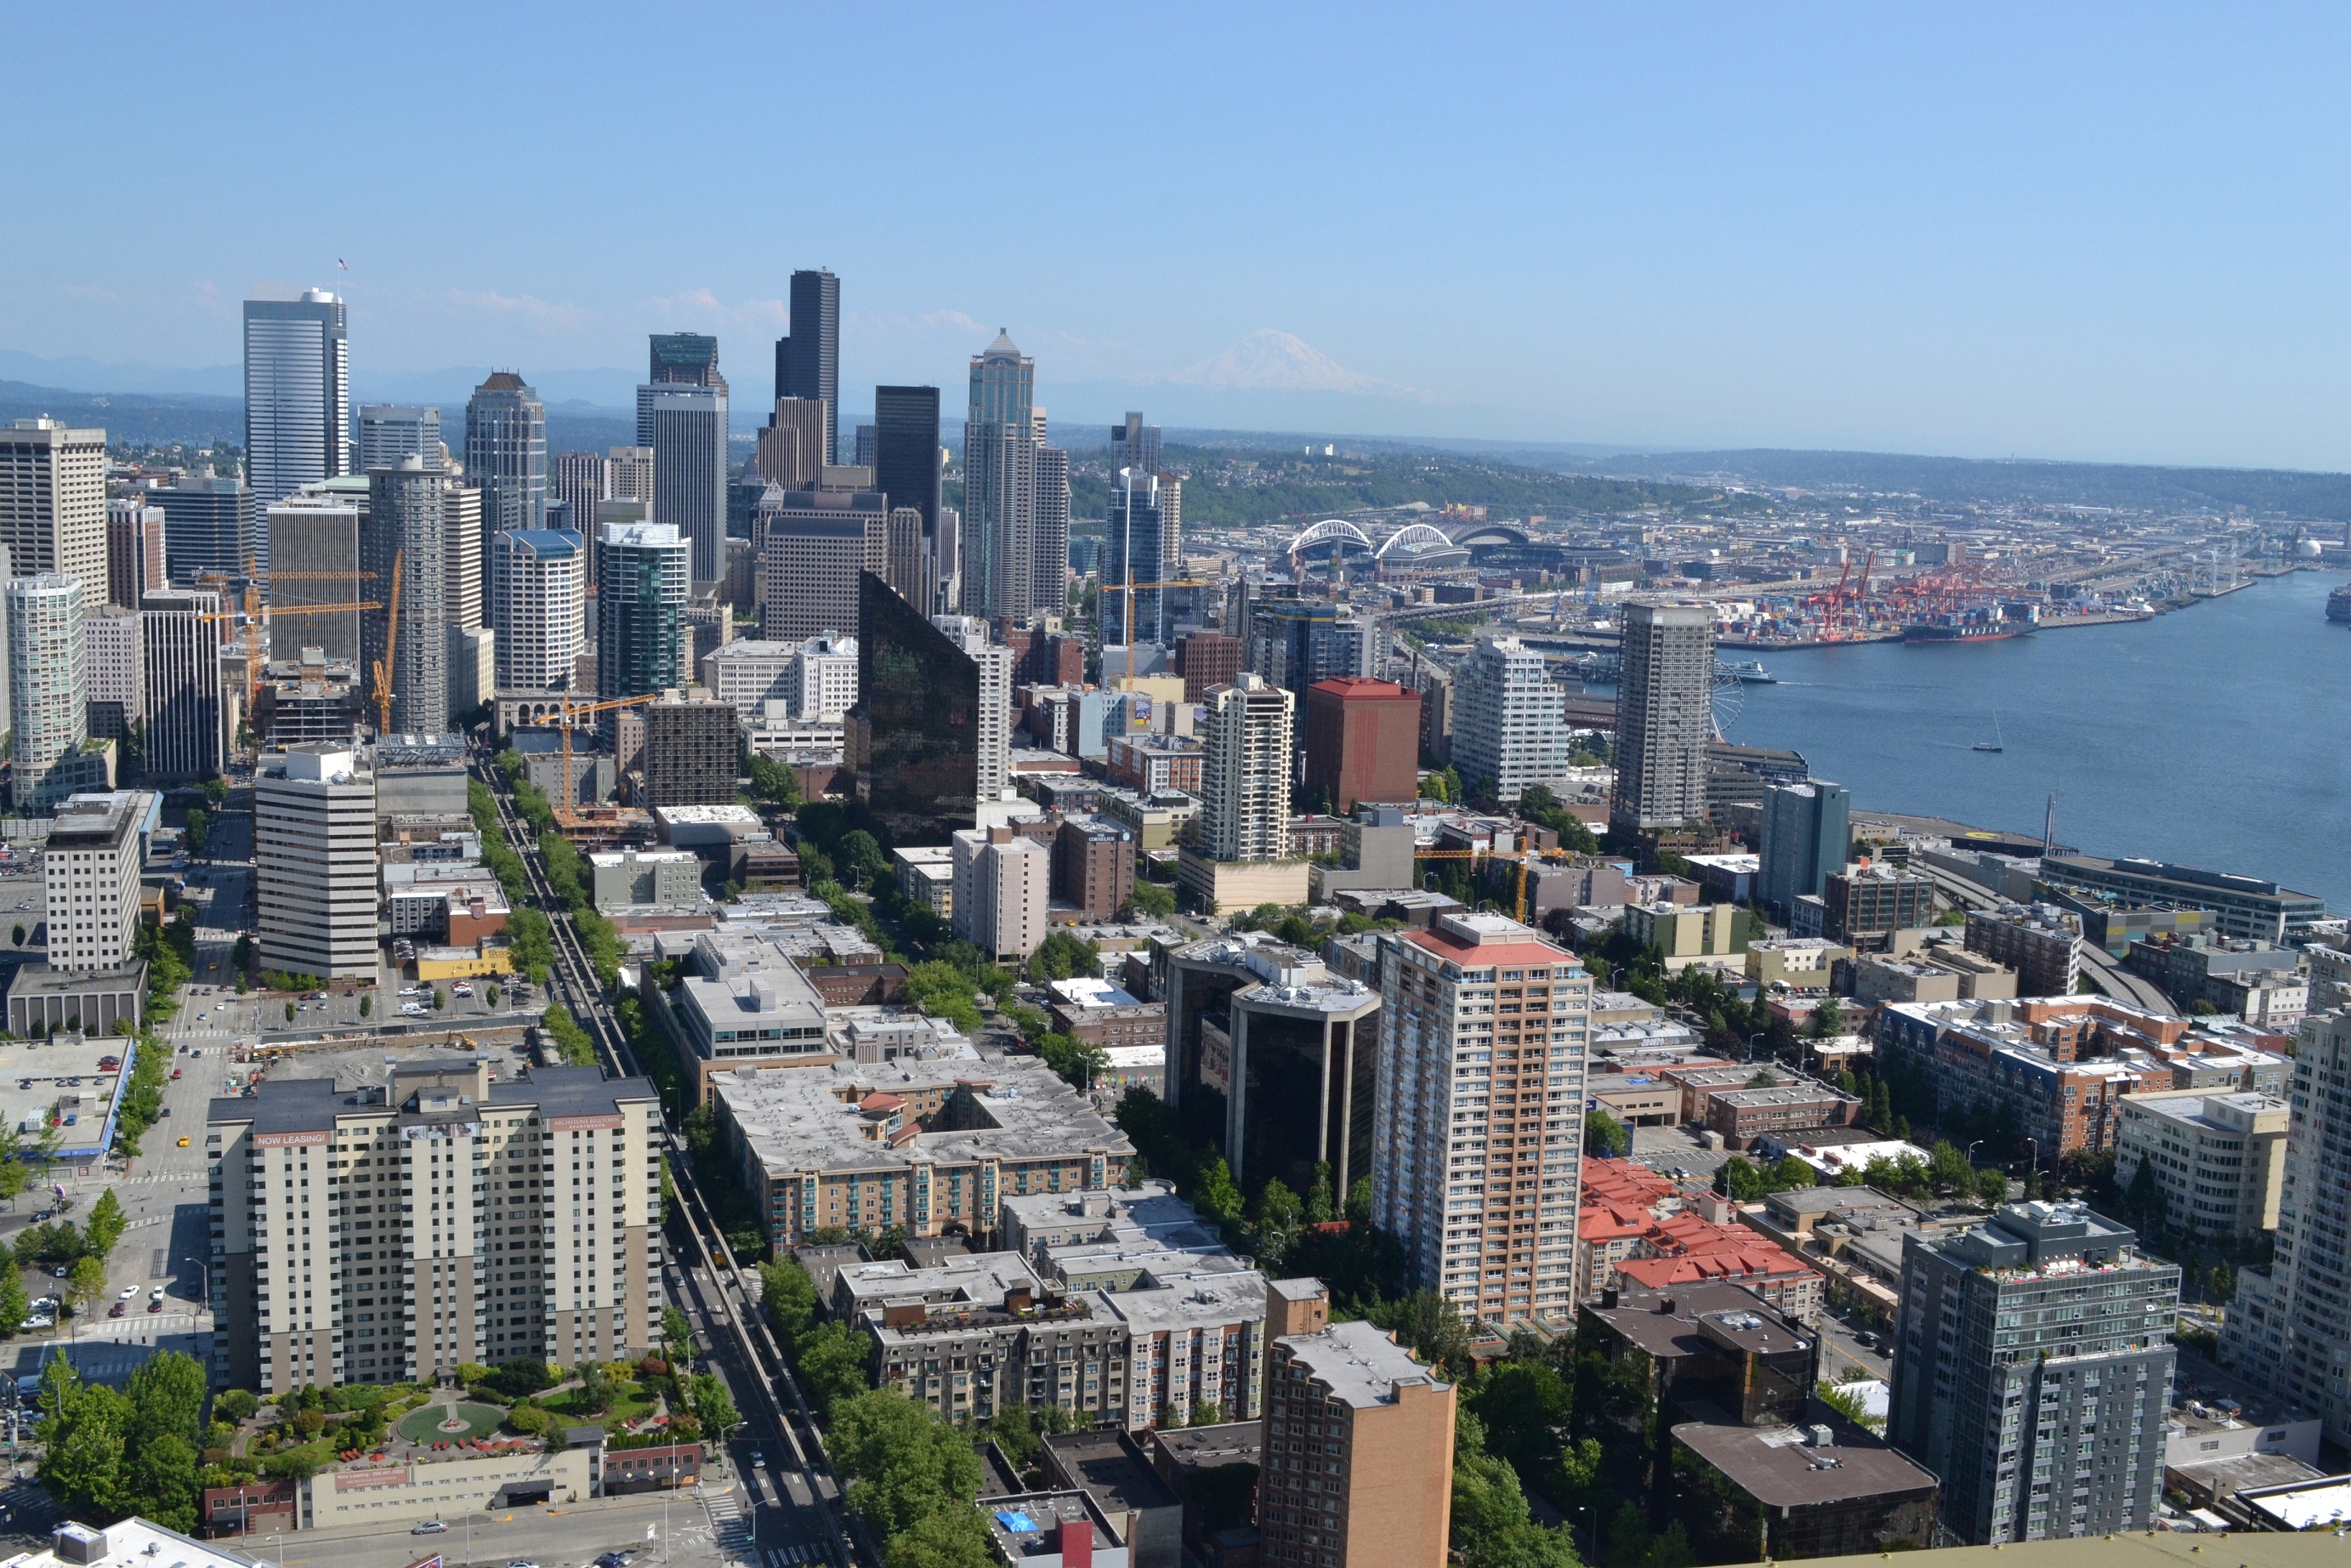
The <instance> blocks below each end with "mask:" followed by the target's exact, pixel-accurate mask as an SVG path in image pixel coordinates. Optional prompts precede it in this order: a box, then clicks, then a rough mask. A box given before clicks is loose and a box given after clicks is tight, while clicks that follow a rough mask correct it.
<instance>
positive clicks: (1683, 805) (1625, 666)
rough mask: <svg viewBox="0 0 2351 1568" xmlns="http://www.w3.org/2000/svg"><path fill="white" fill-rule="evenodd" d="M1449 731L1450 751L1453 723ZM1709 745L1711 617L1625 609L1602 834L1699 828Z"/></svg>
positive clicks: (1696, 607)
mask: <svg viewBox="0 0 2351 1568" xmlns="http://www.w3.org/2000/svg"><path fill="white" fill-rule="evenodd" d="M1455 728H1456V734H1457V739H1456V741H1455V746H1456V747H1457V749H1458V746H1459V741H1458V729H1459V721H1458V719H1457V720H1456V721H1455ZM1713 738H1714V612H1713V611H1712V610H1710V609H1709V608H1708V607H1707V606H1706V605H1703V604H1628V605H1626V606H1625V632H1624V640H1623V650H1622V652H1621V653H1619V654H1618V670H1617V677H1616V794H1615V798H1614V801H1613V802H1612V803H1611V805H1610V806H1609V808H1608V825H1609V827H1610V829H1611V830H1613V831H1615V832H1617V833H1619V834H1621V835H1623V836H1624V837H1625V838H1636V837H1638V836H1640V835H1641V834H1644V833H1653V832H1656V831H1658V830H1660V829H1668V828H1675V827H1678V826H1680V825H1681V824H1683V823H1685V822H1697V821H1702V820H1704V818H1705V817H1706V814H1707V795H1706V786H1707V779H1706V766H1707V762H1706V748H1707V743H1708V741H1710V740H1712V739H1713ZM1464 777H1467V773H1466V770H1465V773H1464Z"/></svg>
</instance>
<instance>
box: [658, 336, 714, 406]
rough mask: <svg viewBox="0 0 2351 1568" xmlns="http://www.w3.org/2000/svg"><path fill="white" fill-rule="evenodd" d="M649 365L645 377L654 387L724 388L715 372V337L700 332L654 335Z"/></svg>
mask: <svg viewBox="0 0 2351 1568" xmlns="http://www.w3.org/2000/svg"><path fill="white" fill-rule="evenodd" d="M652 361H653V362H652V366H651V369H650V370H649V371H648V372H647V374H646V376H645V380H647V381H649V382H653V384H654V385H655V386H687V387H716V389H717V390H718V391H720V392H725V391H726V377H725V376H722V375H720V374H719V373H718V340H717V339H716V338H711V337H705V336H704V335H703V334H702V333H700V332H655V333H653V354H652Z"/></svg>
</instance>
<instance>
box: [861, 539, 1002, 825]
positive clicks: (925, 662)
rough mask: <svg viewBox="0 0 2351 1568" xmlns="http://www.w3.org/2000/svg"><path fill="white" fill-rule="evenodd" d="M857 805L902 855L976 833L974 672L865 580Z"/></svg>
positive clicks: (972, 663) (881, 587) (946, 640)
mask: <svg viewBox="0 0 2351 1568" xmlns="http://www.w3.org/2000/svg"><path fill="white" fill-rule="evenodd" d="M857 600H858V633H857V706H855V707H853V708H852V709H850V711H849V736H848V750H849V766H850V768H851V769H852V771H853V772H854V773H855V774H856V776H857V798H858V800H860V801H861V802H862V803H863V805H864V806H865V808H866V810H868V811H870V812H872V815H873V818H874V820H875V821H877V822H878V823H879V824H881V825H882V826H883V828H885V829H887V830H888V831H889V834H890V838H891V840H892V841H893V842H895V843H896V844H898V845H900V846H902V847H911V846H914V845H918V844H944V843H946V841H947V840H948V838H949V836H950V835H952V834H953V833H954V832H955V831H956V830H958V829H961V828H969V827H973V826H976V825H977V816H978V804H979V664H978V663H977V661H976V660H974V659H973V658H971V656H970V655H968V654H967V653H965V652H964V651H963V649H962V648H961V647H959V646H958V645H957V644H956V642H955V640H954V639H953V638H951V637H949V636H948V635H947V634H946V632H941V631H940V630H939V629H938V628H936V627H935V626H933V625H932V624H931V623H930V622H929V620H928V619H926V618H925V616H924V615H923V613H922V612H921V611H919V610H917V609H916V608H915V607H914V606H913V605H911V604H909V603H907V602H906V601H904V599H901V598H899V597H898V595H897V594H896V593H895V592H893V591H892V590H891V587H890V585H889V584H888V583H887V582H885V581H883V580H882V579H881V578H879V577H877V576H875V575H874V574H873V573H872V572H870V571H867V572H862V573H860V574H859V577H858V584H857Z"/></svg>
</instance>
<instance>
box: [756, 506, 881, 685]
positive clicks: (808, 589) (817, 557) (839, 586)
mask: <svg viewBox="0 0 2351 1568" xmlns="http://www.w3.org/2000/svg"><path fill="white" fill-rule="evenodd" d="M758 529H759V541H758V542H759V587H758V597H759V632H760V635H762V636H765V637H771V638H778V639H782V640H784V641H787V642H795V643H796V642H799V640H801V639H802V638H805V637H813V636H815V635H816V634H817V633H818V632H848V633H849V634H850V635H852V636H854V635H856V632H857V581H858V574H859V573H860V572H866V571H871V572H876V573H881V574H883V575H884V576H885V577H886V575H887V573H888V570H889V564H890V498H889V497H887V496H884V495H883V494H882V492H881V491H879V490H876V489H874V488H873V487H872V471H871V470H870V469H864V468H827V469H825V470H824V473H823V476H822V478H821V479H820V482H819V485H818V486H817V487H816V488H814V489H810V490H794V491H791V492H789V493H788V494H786V495H783V496H781V497H771V500H770V503H769V504H768V505H766V506H763V507H760V509H759V517H758Z"/></svg>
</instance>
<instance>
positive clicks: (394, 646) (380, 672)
mask: <svg viewBox="0 0 2351 1568" xmlns="http://www.w3.org/2000/svg"><path fill="white" fill-rule="evenodd" d="M406 559H408V552H407V551H406V550H404V549H397V550H394V551H392V613H391V614H390V615H388V616H386V617H385V618H384V624H383V657H382V658H381V659H378V660H377V661H376V662H375V733H376V737H377V738H378V739H381V738H382V737H385V736H387V735H390V734H391V733H392V664H393V662H394V655H396V654H397V653H399V652H400V568H401V565H402V562H403V561H405V560H406Z"/></svg>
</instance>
